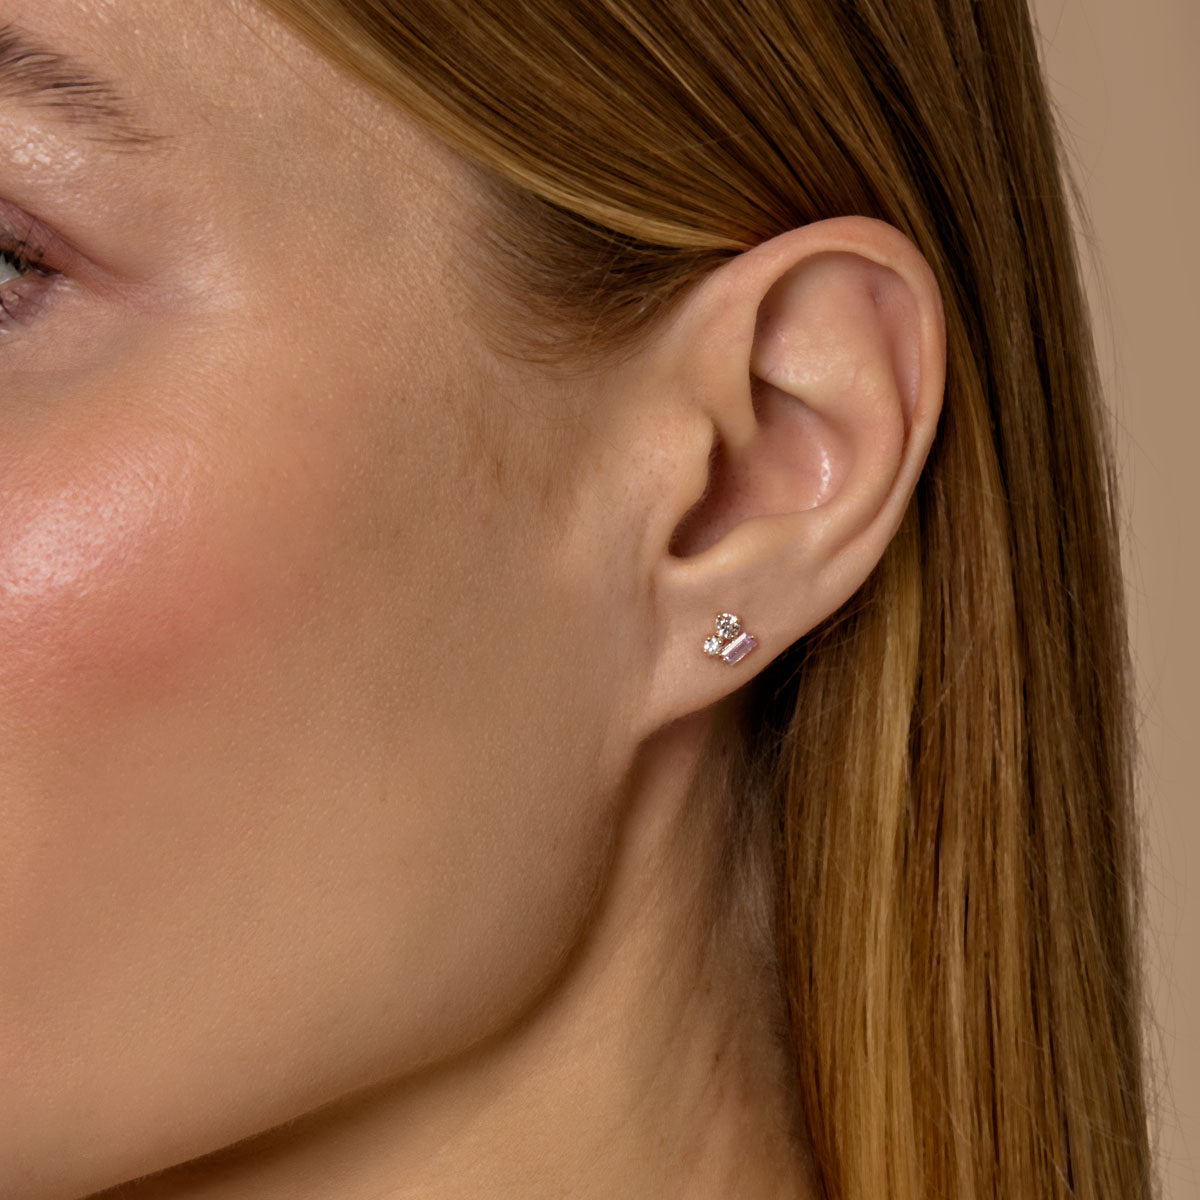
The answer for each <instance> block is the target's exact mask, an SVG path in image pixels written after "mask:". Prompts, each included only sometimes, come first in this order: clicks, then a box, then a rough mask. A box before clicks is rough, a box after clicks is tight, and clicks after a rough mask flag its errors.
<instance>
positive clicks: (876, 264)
mask: <svg viewBox="0 0 1200 1200" xmlns="http://www.w3.org/2000/svg"><path fill="white" fill-rule="evenodd" d="M656 353H657V354H658V356H659V358H658V367H659V370H657V371H655V375H656V377H657V380H658V381H659V383H660V384H663V385H665V386H666V387H667V388H668V389H669V391H670V393H671V395H672V396H674V397H677V398H678V404H679V405H680V406H681V415H680V419H679V420H676V421H668V422H664V426H663V428H664V430H665V432H664V434H663V436H664V437H665V438H669V439H671V440H672V443H673V444H672V445H670V446H663V447H660V448H659V450H660V454H659V456H658V460H659V462H666V463H668V464H669V466H668V467H667V468H666V469H665V472H664V473H663V474H661V475H659V477H658V479H657V480H656V493H655V499H654V504H655V505H656V508H655V510H654V512H653V514H652V516H653V520H652V522H651V526H650V529H649V532H650V536H651V546H650V551H651V552H650V554H649V556H648V558H647V559H646V560H645V561H646V562H647V563H648V569H649V571H650V578H649V579H648V580H647V585H648V586H647V589H646V592H645V593H644V594H645V595H647V596H649V597H650V601H649V603H650V604H651V605H652V607H653V612H652V613H651V614H650V615H651V617H652V628H653V629H654V631H655V633H654V638H653V649H652V651H651V653H652V655H653V658H654V661H653V663H652V664H651V670H650V686H649V688H648V689H647V693H646V694H645V704H646V708H645V710H644V712H643V716H644V718H645V721H646V726H647V730H652V729H655V728H658V727H660V726H661V725H663V724H665V723H667V722H669V721H671V720H674V719H676V718H679V717H682V716H686V715H688V714H690V713H693V712H696V711H698V710H699V709H702V708H703V707H705V706H707V705H709V704H712V703H713V702H714V701H717V700H719V699H721V698H722V697H723V696H725V695H727V694H728V693H730V692H732V691H733V690H735V689H736V688H738V687H739V686H741V685H742V684H743V683H745V682H746V681H747V680H748V679H749V678H751V677H752V676H753V675H755V674H757V672H758V671H760V670H761V669H762V668H763V667H764V666H766V665H767V664H768V663H769V662H770V661H771V660H772V659H773V658H774V657H775V656H776V655H778V654H779V653H780V652H781V651H783V650H784V649H785V648H786V647H787V646H789V645H790V644H791V643H792V642H794V641H796V640H797V639H798V638H800V637H802V636H803V635H804V634H805V633H806V632H807V631H808V630H810V629H812V628H813V627H814V626H815V625H816V624H817V623H818V622H820V621H821V620H822V619H823V618H824V617H826V616H828V615H829V614H830V613H832V612H834V611H835V610H836V609H837V608H839V607H840V606H841V605H842V604H843V603H845V601H846V600H848V599H849V598H850V597H851V596H852V595H853V594H854V592H855V591H857V589H858V588H859V587H860V586H861V585H862V583H863V581H864V580H865V579H866V578H867V576H868V575H869V574H870V573H871V571H872V569H873V568H874V567H875V566H876V564H877V563H878V562H879V560H880V558H881V556H882V555H883V552H884V550H885V549H886V547H887V545H888V543H889V542H890V540H891V538H892V536H893V535H894V534H895V532H896V529H897V528H898V527H899V525H900V521H901V519H902V517H903V515H904V512H905V509H906V508H907V506H908V503H909V499H910V497H911V495H912V492H913V489H914V488H915V486H916V482H917V478H918V475H919V473H920V470H921V468H922V466H923V464H924V462H925V458H926V456H927V454H928V451H929V447H930V445H931V443H932V441H933V437H934V432H935V429H936V425H937V421H938V417H939V414H940V412H941V402H942V392H943V388H944V384H945V326H944V318H943V310H942V303H941V296H940V292H939V289H938V286H937V281H936V278H935V276H934V274H933V271H932V269H931V268H930V266H929V264H928V263H927V262H926V261H925V258H924V257H923V256H922V254H921V253H920V251H919V250H918V249H917V247H916V246H915V245H914V244H913V242H912V241H911V240H910V239H909V238H907V237H906V236H905V235H904V234H903V233H901V232H900V230H898V229H897V228H895V227H894V226H892V225H889V224H887V223H886V222H883V221H878V220H875V219H874V218H870V217H860V216H850V217H835V218H831V219H828V220H822V221H816V222H813V223H811V224H808V225H805V226H802V227H800V228H798V229H794V230H791V231H790V232H788V233H785V234H782V235H780V236H778V237H775V238H773V239H771V240H770V241H769V242H765V243H763V244H761V245H759V246H757V247H755V248H754V249H752V250H749V251H747V252H745V253H743V254H741V255H739V256H738V257H736V258H734V259H731V260H730V261H729V262H727V263H725V264H723V265H722V266H720V267H719V268H717V269H716V270H715V271H714V272H712V273H711V274H710V275H708V276H706V277H705V278H704V279H703V280H702V281H701V282H700V284H698V285H697V286H696V288H695V289H694V290H693V292H692V293H690V294H689V295H688V296H687V298H686V300H685V302H684V303H683V304H682V305H681V307H680V308H679V310H678V311H677V313H676V315H675V317H674V319H673V321H672V322H671V324H670V326H669V328H667V329H666V331H665V332H664V334H663V336H662V339H661V340H660V342H659V344H658V347H657V349H656ZM664 372H665V374H664ZM722 612H729V613H733V614H736V615H737V616H738V617H739V618H740V619H741V624H742V627H743V629H745V630H746V631H748V632H749V633H750V634H752V635H753V637H754V638H755V639H756V640H757V643H758V645H757V646H756V647H755V648H754V649H753V650H752V651H751V652H750V653H749V654H747V655H746V656H745V657H744V658H742V659H741V660H740V661H739V662H737V663H736V665H730V664H729V663H727V662H726V661H725V660H724V659H723V658H722V657H720V656H713V655H710V654H706V653H705V651H704V649H703V644H704V642H705V639H706V638H708V637H709V636H710V635H714V634H715V632H716V630H715V628H714V625H715V618H716V616H717V614H719V613H722Z"/></svg>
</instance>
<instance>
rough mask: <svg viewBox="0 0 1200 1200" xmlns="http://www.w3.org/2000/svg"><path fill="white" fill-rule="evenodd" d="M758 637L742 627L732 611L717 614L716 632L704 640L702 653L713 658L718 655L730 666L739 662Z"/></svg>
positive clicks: (756, 643)
mask: <svg viewBox="0 0 1200 1200" xmlns="http://www.w3.org/2000/svg"><path fill="white" fill-rule="evenodd" d="M757 645H758V639H757V638H756V637H755V636H754V634H752V633H747V632H746V631H745V630H744V629H743V628H742V622H741V619H740V618H738V617H735V616H734V615H733V613H727V612H723V613H718V614H717V633H716V636H715V637H709V638H706V639H705V642H704V653H705V654H710V655H712V656H713V657H714V658H715V657H716V656H717V655H720V656H721V657H722V658H723V659H724V660H725V661H726V662H727V663H728V664H729V665H730V666H731V667H732V666H734V665H735V664H737V663H740V662H741V661H742V659H743V658H745V657H746V655H747V654H749V653H750V651H751V650H753V649H754V647H755V646H757Z"/></svg>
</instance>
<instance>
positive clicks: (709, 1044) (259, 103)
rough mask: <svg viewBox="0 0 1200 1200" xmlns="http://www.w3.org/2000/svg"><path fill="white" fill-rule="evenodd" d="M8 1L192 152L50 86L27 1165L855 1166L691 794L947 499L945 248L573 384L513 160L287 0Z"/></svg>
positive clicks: (41, 318) (707, 790) (27, 811)
mask: <svg viewBox="0 0 1200 1200" xmlns="http://www.w3.org/2000/svg"><path fill="white" fill-rule="evenodd" d="M8 21H17V22H20V23H21V24H22V25H24V26H25V27H27V28H28V29H29V30H31V31H33V32H36V33H37V34H38V35H39V37H40V38H41V39H42V40H45V41H47V42H51V43H53V44H54V45H55V47H56V48H59V49H61V50H63V51H64V52H67V53H70V54H74V55H76V56H79V57H82V58H85V59H87V61H88V62H89V64H91V65H94V66H95V67H96V69H98V70H101V71H103V73H104V74H105V75H107V76H109V77H111V78H112V79H114V80H115V81H116V82H117V83H118V84H119V86H120V87H121V88H122V90H123V91H126V92H128V93H129V94H130V96H131V97H132V99H133V102H134V103H135V104H136V106H137V111H138V113H139V115H140V116H141V117H142V118H144V120H145V122H146V123H147V124H150V125H152V126H153V127H154V129H155V130H156V131H158V132H161V133H162V134H163V135H164V141H163V142H162V143H161V144H160V145H159V146H158V148H156V149H153V150H132V149H131V150H127V151H124V152H121V153H111V152H110V151H108V150H107V149H105V148H103V147H100V146H98V145H97V144H95V143H94V142H91V141H89V140H88V139H87V138H86V137H85V136H84V135H83V134H82V133H81V131H79V130H77V129H74V128H71V127H69V126H68V125H67V124H65V123H64V122H63V121H62V120H61V119H60V117H57V116H55V115H54V114H53V113H51V112H49V111H47V110H45V109H39V110H30V109H26V108H23V107H21V106H19V105H17V104H16V103H14V102H13V101H11V100H10V99H8V98H5V97H3V96H0V230H3V231H4V232H6V233H7V234H8V235H10V236H12V235H14V234H15V235H17V236H20V235H21V234H22V233H24V232H25V231H26V230H27V228H28V226H29V223H30V221H31V220H32V221H36V222H38V223H39V229H40V230H42V233H41V234H40V235H39V236H41V237H42V239H43V241H45V242H46V244H47V248H48V255H47V260H46V264H45V265H46V267H47V268H49V269H53V270H54V271H55V272H57V274H56V275H54V276H53V277H47V278H40V277H39V278H37V279H31V278H29V277H25V278H24V279H23V280H22V281H21V282H20V283H16V282H14V280H13V278H12V276H13V272H12V270H11V267H10V268H9V269H8V270H0V295H5V294H9V295H10V296H11V295H14V294H15V292H14V290H13V289H14V288H16V287H20V288H22V289H24V288H30V289H32V288H33V287H34V286H35V285H36V286H37V287H41V286H42V285H43V284H44V285H45V286H44V288H42V291H41V292H40V293H39V295H38V300H37V303H36V304H33V305H29V306H27V308H28V310H29V311H27V310H26V309H25V308H23V310H22V317H21V319H20V320H19V321H16V322H13V323H11V324H9V325H6V326H4V327H3V328H2V329H0V429H2V436H0V821H2V824H3V829H4V838H3V841H2V843H0V962H2V963H3V964H4V971H3V976H2V977H0V1075H2V1076H3V1078H4V1081H5V1084H4V1087H3V1089H0V1129H3V1130H4V1131H5V1133H4V1137H3V1138H2V1139H0V1181H2V1182H0V1193H2V1194H3V1195H4V1196H5V1197H8V1198H10V1200H72V1198H78V1197H84V1196H89V1195H93V1194H98V1193H100V1192H101V1191H104V1190H106V1189H112V1190H111V1192H106V1194H110V1195H111V1196H122V1197H155V1198H167V1197H181V1196H188V1197H205V1198H212V1200H232V1198H235V1197H243V1196H247V1197H248V1196H253V1197H255V1198H257V1200H264V1198H265V1200H273V1198H275V1197H280V1198H283V1197H288V1198H295V1197H299V1196H304V1197H331V1198H332V1197H337V1198H338V1200H359V1198H360V1197H361V1198H363V1200H365V1198H367V1197H372V1198H374V1197H382V1196H389V1197H390V1196H417V1195H419V1196H422V1197H431V1198H432V1197H438V1198H450V1197H468V1196H483V1195H486V1196H489V1197H505V1196H510V1195H512V1196H517V1195H519V1196H522V1197H535V1198H536V1197H540V1196H543V1195H545V1196H550V1195H554V1196H567V1195H570V1196H572V1197H576V1196H578V1197H585V1196H586V1197H608V1196H621V1197H635V1196H656V1197H657V1196H685V1195H686V1196H689V1197H701V1198H703V1197H705V1196H709V1195H712V1196H723V1197H732V1196H739V1197H766V1196H782V1195H788V1196H804V1195H807V1194H813V1193H812V1187H813V1184H812V1180H811V1177H810V1175H809V1172H808V1168H807V1158H806V1153H805V1150H804V1146H803V1142H802V1140H799V1141H793V1139H792V1138H790V1137H789V1134H788V1129H787V1126H788V1123H789V1121H791V1120H792V1118H793V1111H792V1108H791V1100H790V1098H789V1094H788V1089H787V1087H786V1083H785V1080H786V1066H785V1061H784V1056H783V1055H782V1053H781V1052H780V1051H779V1050H778V1048H777V1047H776V1045H775V1044H774V1042H773V1041H772V1039H771V1037H770V1035H769V1028H770V1023H771V1022H772V1021H773V1020H778V1019H779V1017H780V1010H779V998H778V993H777V991H776V989H775V988H774V986H773V985H772V984H771V982H770V980H769V979H768V980H767V981H766V982H765V983H764V982H763V976H762V973H761V971H759V970H758V968H757V963H756V961H755V959H754V957H753V951H754V948H755V947H756V946H757V944H758V943H757V942H756V941H755V939H754V938H753V937H751V936H749V934H748V930H749V929H750V928H751V927H752V926H751V922H752V921H753V918H754V912H755V909H754V897H753V895H752V894H750V893H749V892H747V893H746V894H739V895H737V896H734V897H733V898H732V900H731V901H730V902H729V903H725V902H724V894H723V893H720V892H719V891H718V890H717V882H716V877H717V871H718V865H719V854H720V845H721V839H722V836H723V829H724V825H723V822H724V819H725V818H724V810H723V808H722V806H721V803H720V799H719V797H718V796H717V795H716V794H715V789H714V788H711V787H706V786H703V785H702V786H700V787H696V788H692V787H690V786H689V785H690V784H691V782H692V775H693V773H694V770H695V766H696V763H697V761H698V758H699V755H700V753H701V749H702V747H703V746H704V744H705V740H706V738H709V737H715V738H727V737H728V735H727V734H726V733H725V732H724V715H725V714H726V712H727V710H728V705H727V704H726V701H729V702H732V701H734V700H736V697H737V693H738V689H739V688H741V687H742V686H743V685H744V684H745V683H746V682H747V681H748V680H750V679H751V678H753V676H754V675H755V674H756V673H757V672H758V671H759V670H761V669H762V668H763V667H764V666H765V665H767V663H768V662H770V660H771V659H772V658H773V657H774V656H775V655H776V654H778V653H779V652H780V651H782V650H783V649H784V648H785V647H786V646H788V645H789V644H790V643H791V642H792V641H794V640H795V639H797V638H799V637H801V636H803V634H804V632H805V631H806V630H807V629H810V628H811V627H812V626H813V625H814V624H816V623H817V622H818V621H819V620H821V619H822V618H823V617H824V616H825V615H827V614H828V613H830V612H832V611H834V610H835V609H836V608H838V607H839V606H840V605H841V604H842V603H844V602H845V601H846V600H847V599H848V598H849V597H850V596H851V595H853V593H854V591H855V590H856V589H857V588H858V586H859V585H860V584H861V583H862V581H863V580H864V579H865V578H866V576H867V574H869V572H870V571H871V569H872V568H873V567H874V565H875V564H876V563H877V562H878V561H879V558H880V556H881V554H882V553H883V551H884V550H885V549H886V546H887V544H888V542H889V540H890V539H891V537H892V535H893V534H894V532H895V530H896V528H897V526H898V524H899V521H900V519H901V517H902V516H903V513H904V510H905V507H906V505H907V503H908V500H909V497H910V496H911V494H912V489H913V487H914V485H915V483H916V480H917V477H918V474H919V472H920V469H921V467H922V464H923V462H924V460H925V457H926V454H927V452H928V448H929V445H930V442H931V440H932V438H933V436H934V432H935V427H936V424H937V420H938V414H939V409H940V404H941V394H942V388H943V383H944V354H945V350H944V332H943V324H942V309H941V303H940V299H939V296H938V289H937V286H936V283H935V281H934V278H933V275H932V272H931V271H930V269H929V267H928V265H927V264H926V263H925V261H924V259H923V258H922V257H921V256H920V254H919V253H918V252H917V250H916V248H915V247H914V246H913V245H912V244H911V243H910V242H909V241H908V240H907V239H906V238H904V237H903V236H902V235H901V234H900V233H899V232H898V231H896V230H895V229H892V228H891V227H889V226H887V225H884V224H882V223H881V222H878V221H872V220H869V219H867V218H862V217H839V218H833V219H830V220H827V221H820V222H815V223H813V224H812V225H809V226H805V227H803V228H802V229H798V230H794V231H790V232H788V233H785V234H782V235H780V236H779V237H776V238H774V239H771V240H770V241H769V242H765V243H763V244H762V245H761V246H759V247H756V248H755V249H754V250H752V251H749V252H747V253H746V254H743V255H740V256H738V257H737V258H736V259H734V260H732V261H731V262H730V263H728V264H726V265H725V266H723V267H721V268H720V269H718V270H717V271H715V272H714V273H713V274H712V275H711V276H709V277H708V278H706V279H705V280H703V281H702V282H701V283H700V284H699V285H698V287H697V288H696V289H694V290H693V291H692V292H691V293H690V294H689V295H688V296H687V297H686V298H685V301H684V303H683V304H682V305H681V306H680V307H679V308H678V310H676V311H674V312H673V313H672V315H671V317H670V319H669V320H668V321H667V322H665V323H664V324H663V325H661V326H660V327H657V328H656V329H655V330H654V332H653V335H652V336H651V337H650V338H648V339H647V341H646V342H645V344H644V345H643V346H642V347H640V348H639V349H638V351H637V353H636V354H635V355H633V356H632V357H631V358H630V359H629V360H628V361H625V362H623V363H622V364H621V365H620V366H613V367H611V368H610V369H608V370H605V371H597V372H593V373H590V374H586V375H576V376H573V377H571V376H568V375H566V374H563V373H559V372H555V371H552V370H550V369H548V368H545V367H537V368H534V367H532V366H529V365H523V364H521V363H519V362H517V361H514V360H512V359H511V358H509V357H506V356H504V355H501V354H497V353H495V352H494V351H491V350H489V349H487V348H486V345H485V342H484V339H483V338H481V336H480V334H479V328H478V325H477V322H476V316H477V314H478V312H479V311H480V305H481V298H480V297H479V295H478V294H477V293H476V292H475V290H474V285H473V279H472V277H471V275H470V273H469V272H467V271H464V270H461V269H460V267H461V265H462V264H463V263H465V262H467V261H469V253H468V252H469V239H470V237H471V234H472V230H473V229H474V228H476V227H477V223H478V222H479V221H480V220H486V213H481V212H480V209H479V204H478V197H477V196H476V194H475V193H474V192H473V189H472V184H471V179H470V176H469V174H468V172H467V171H466V170H465V169H464V167H463V165H462V164H461V163H460V162H459V161H458V160H457V159H456V158H455V157H454V155H452V154H451V153H450V151H449V150H447V149H446V148H445V147H443V146H442V145H441V144H440V143H439V142H437V141H436V140H435V139H433V138H432V137H430V136H429V135H427V134H425V133H424V132H423V131H422V130H421V128H420V127H419V126H417V125H416V124H415V123H414V122H413V121H411V120H410V119H409V118H408V117H407V116H405V115H404V114H402V113H400V112H398V111H396V110H394V109H392V108H391V107H389V106H387V105H386V104H384V103H383V102H381V101H379V100H376V99H375V98H373V97H372V96H370V95H369V94H368V93H367V92H366V91H365V90H363V89H361V88H360V87H359V85H358V84H356V83H354V82H352V81H351V80H349V79H348V78H345V77H343V76H341V75H340V74H338V73H337V72H336V71H335V69H334V68H333V67H331V66H329V65H328V64H327V63H326V62H325V61H324V60H323V59H321V58H319V57H318V56H317V55H316V54H315V53H314V52H313V51H311V50H310V49H308V48H307V47H306V46H304V45H303V44H302V43H301V42H299V41H298V40H297V39H296V38H295V37H294V36H293V35H291V34H290V33H289V32H287V31H285V30H284V29H283V28H282V27H281V26H279V25H277V24H276V23H275V21H274V19H273V18H269V17H268V16H267V15H266V14H265V13H263V12H261V11H259V10H258V9H257V8H256V7H255V6H254V5H252V4H249V3H246V4H242V3H224V2H223V3H213V4H206V5H185V4H184V3H183V2H182V0H106V2H103V3H101V2H99V0H96V2H92V3H83V2H80V3H76V2H73V0H0V24H3V23H5V22H8ZM135 28H136V29H137V31H138V36H137V38H136V39H135V38H133V37H131V36H130V30H132V29H135ZM5 289H8V291H7V293H6V291H5ZM32 310H36V311H32ZM752 380H753V385H752ZM717 442H719V443H720V445H721V447H722V451H723V452H722V454H720V455H718V456H715V457H714V456H711V455H710V450H711V449H712V448H713V446H714V444H715V443H717ZM676 534H677V535H678V536H677V537H676V540H675V542H674V548H673V551H671V550H668V546H669V545H671V544H672V537H673V535H676ZM723 609H728V610H729V611H733V612H736V613H739V614H741V615H742V616H743V617H744V619H745V623H746V626H747V627H748V628H749V629H750V630H751V631H752V632H753V633H754V634H755V635H756V636H757V637H758V639H759V641H760V646H759V648H758V649H757V650H756V651H754V652H753V653H752V654H751V655H750V656H749V657H748V658H747V659H745V660H744V661H743V662H742V663H741V664H739V665H738V666H737V667H736V668H731V667H728V666H727V665H725V664H724V663H722V662H721V661H719V660H716V659H711V658H708V657H706V656H705V655H704V654H703V653H702V652H701V650H700V644H701V642H702V641H703V639H704V637H705V636H707V634H708V633H710V632H711V629H712V622H713V617H714V615H715V613H716V612H719V611H721V610H723ZM714 898H718V899H720V900H721V901H722V902H720V903H716V902H715V901H714Z"/></svg>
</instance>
